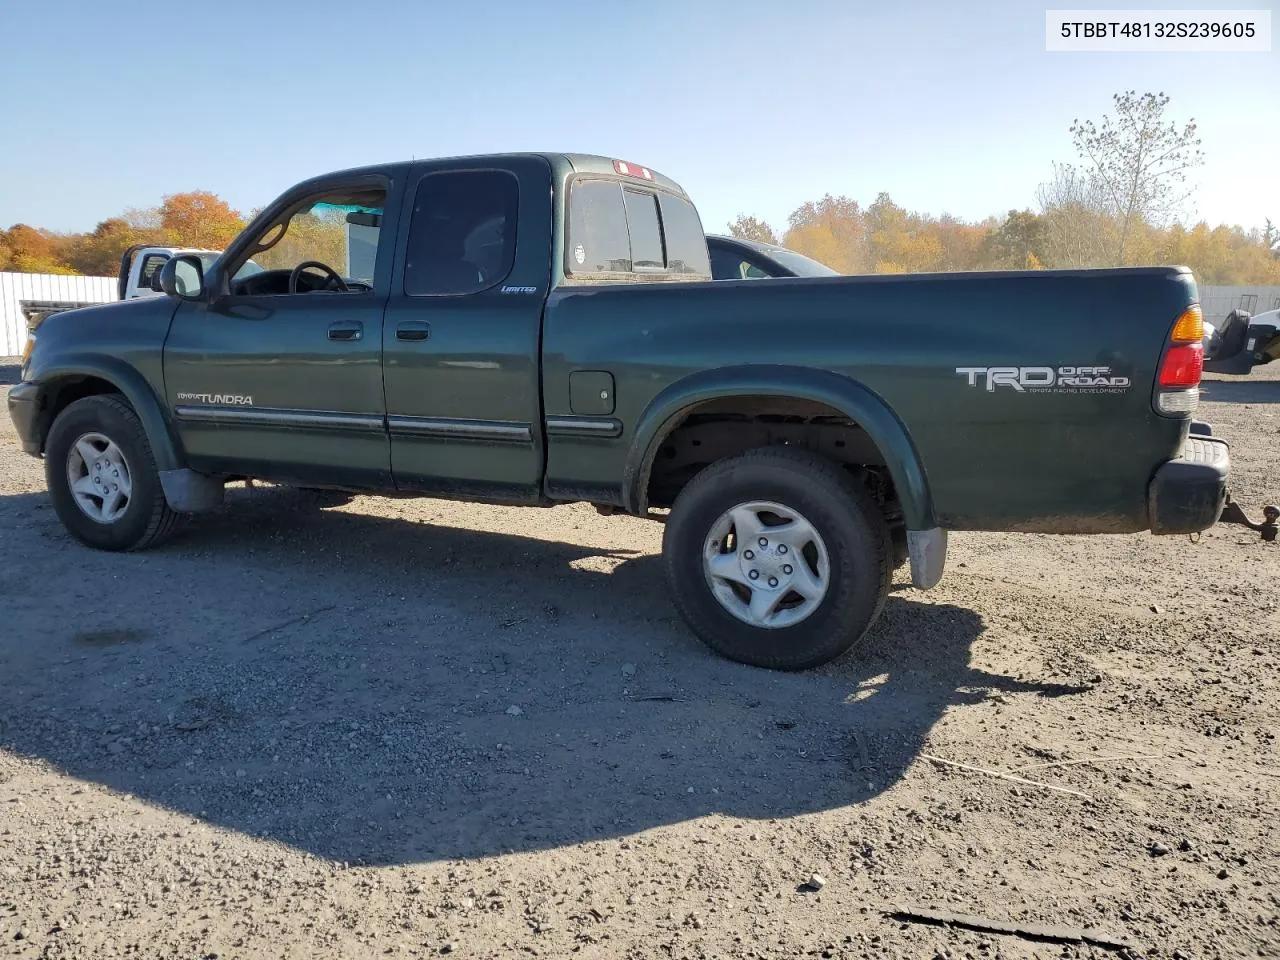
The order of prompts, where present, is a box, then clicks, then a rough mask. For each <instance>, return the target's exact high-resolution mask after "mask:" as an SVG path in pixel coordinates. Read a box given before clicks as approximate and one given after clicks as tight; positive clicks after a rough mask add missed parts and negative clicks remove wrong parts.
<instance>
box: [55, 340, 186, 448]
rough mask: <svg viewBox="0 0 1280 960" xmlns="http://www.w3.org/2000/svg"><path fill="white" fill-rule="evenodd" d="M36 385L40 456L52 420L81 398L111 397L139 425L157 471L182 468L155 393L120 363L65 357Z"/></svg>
mask: <svg viewBox="0 0 1280 960" xmlns="http://www.w3.org/2000/svg"><path fill="white" fill-rule="evenodd" d="M39 383H40V393H41V395H42V400H41V406H40V413H39V420H38V421H37V428H36V429H37V434H38V441H39V443H40V450H41V452H42V453H43V451H44V445H45V442H46V441H47V439H48V436H49V429H50V427H52V426H53V421H54V419H55V418H56V417H57V415H58V414H59V413H61V412H62V410H63V409H65V408H66V407H67V406H68V405H69V404H71V403H74V402H75V401H76V400H79V399H82V398H83V397H88V396H95V395H101V394H110V393H115V394H119V395H120V396H121V397H123V398H124V400H125V401H126V402H127V403H128V404H129V406H131V407H132V408H133V411H134V413H136V414H137V415H138V419H139V420H140V421H142V426H143V429H144V430H146V433H147V440H148V441H149V443H150V444H151V450H152V454H153V455H154V457H155V460H156V466H157V468H158V469H160V470H176V469H178V468H180V467H182V466H183V460H182V457H181V455H180V452H179V447H178V443H177V441H176V440H175V438H174V436H173V432H172V430H171V429H170V426H169V420H168V418H167V417H166V416H165V414H164V408H163V406H162V405H161V402H160V399H159V398H158V397H157V396H156V393H155V390H153V389H152V387H151V384H150V383H148V382H147V379H146V378H145V377H144V376H143V375H142V374H141V373H139V372H138V371H137V370H136V369H134V368H133V367H131V366H129V365H128V364H127V363H125V362H124V361H123V360H119V359H117V358H114V357H104V356H96V355H78V356H71V357H67V358H66V359H64V360H61V361H59V362H57V363H55V364H51V365H48V366H45V367H43V368H42V369H41V370H40V374H39Z"/></svg>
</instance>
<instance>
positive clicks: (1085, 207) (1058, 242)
mask: <svg viewBox="0 0 1280 960" xmlns="http://www.w3.org/2000/svg"><path fill="white" fill-rule="evenodd" d="M1036 195H1037V199H1038V200H1039V201H1040V211H1041V221H1042V223H1043V236H1042V240H1041V250H1043V253H1044V255H1043V256H1042V257H1041V256H1040V255H1039V253H1037V257H1038V258H1039V259H1040V260H1041V261H1042V262H1044V263H1049V264H1052V265H1053V266H1055V267H1106V266H1115V265H1116V264H1117V263H1118V262H1119V261H1118V260H1117V259H1116V256H1115V235H1116V229H1115V221H1114V220H1113V219H1112V217H1111V215H1110V214H1109V213H1108V212H1107V203H1106V197H1105V195H1104V188H1103V186H1102V184H1101V182H1100V181H1099V180H1098V178H1097V177H1094V176H1092V175H1090V174H1089V173H1088V172H1087V171H1083V170H1079V169H1077V168H1076V167H1073V166H1072V165H1071V164H1056V163H1055V164H1054V165H1053V179H1052V180H1050V181H1048V182H1047V183H1042V184H1040V186H1039V188H1037V190H1036Z"/></svg>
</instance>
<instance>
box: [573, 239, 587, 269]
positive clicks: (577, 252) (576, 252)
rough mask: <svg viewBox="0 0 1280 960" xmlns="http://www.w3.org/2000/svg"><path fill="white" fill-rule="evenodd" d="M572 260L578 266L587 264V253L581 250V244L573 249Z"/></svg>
mask: <svg viewBox="0 0 1280 960" xmlns="http://www.w3.org/2000/svg"><path fill="white" fill-rule="evenodd" d="M573 259H575V260H577V261H578V266H582V265H583V264H584V263H586V262H587V251H586V250H584V249H583V248H582V244H578V245H577V246H576V247H574V248H573Z"/></svg>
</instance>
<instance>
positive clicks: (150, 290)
mask: <svg viewBox="0 0 1280 960" xmlns="http://www.w3.org/2000/svg"><path fill="white" fill-rule="evenodd" d="M180 255H182V256H194V257H199V258H200V260H201V261H202V262H203V264H204V268H205V269H206V270H208V269H209V265H210V264H212V263H213V261H215V260H217V259H218V257H220V256H221V255H222V251H221V250H200V249H196V248H192V247H153V246H150V245H148V244H134V245H133V246H132V247H130V248H129V249H127V250H126V251H125V252H124V253H123V254H122V255H121V257H120V273H119V277H118V279H117V286H116V291H117V296H118V297H119V299H121V300H135V299H137V298H138V297H162V296H164V294H163V293H162V292H161V290H160V287H159V285H158V281H159V278H160V268H161V267H163V266H164V265H165V263H166V262H168V261H169V260H170V259H172V258H173V257H176V256H180Z"/></svg>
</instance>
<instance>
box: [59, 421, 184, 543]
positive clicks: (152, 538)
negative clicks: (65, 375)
mask: <svg viewBox="0 0 1280 960" xmlns="http://www.w3.org/2000/svg"><path fill="white" fill-rule="evenodd" d="M44 469H45V481H46V483H47V484H48V487H49V496H50V498H51V499H52V500H53V508H54V511H55V512H56V513H57V514H58V519H59V520H61V521H62V525H63V526H64V527H66V528H67V531H68V532H69V533H71V535H72V536H74V537H75V538H76V539H77V540H79V541H80V542H82V543H85V544H88V545H89V546H91V547H97V548H98V549H100V550H140V549H144V548H146V547H150V546H154V545H155V544H157V543H160V542H161V541H162V540H164V539H166V538H167V537H169V536H171V535H172V534H173V533H175V532H176V531H177V530H178V528H179V525H180V524H181V522H182V520H183V518H184V517H185V514H181V513H178V512H176V511H174V510H172V509H170V507H169V504H168V502H167V501H166V500H165V498H164V491H163V490H162V488H161V486H160V474H159V471H158V470H157V469H156V462H155V457H154V456H153V455H152V453H151V444H150V443H148V442H147V435H146V431H145V430H144V429H143V427H142V422H141V421H140V420H139V419H138V415H137V414H136V413H134V412H133V408H132V407H130V406H129V405H128V404H127V403H125V402H124V401H123V400H121V399H120V398H119V397H115V396H95V397H85V398H84V399H82V400H77V401H76V402H75V403H72V404H71V405H69V406H68V407H67V408H66V409H65V410H63V411H62V412H61V413H59V414H58V417H57V419H55V420H54V421H53V426H52V427H51V428H50V430H49V438H48V441H47V443H46V444H45V457H44Z"/></svg>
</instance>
